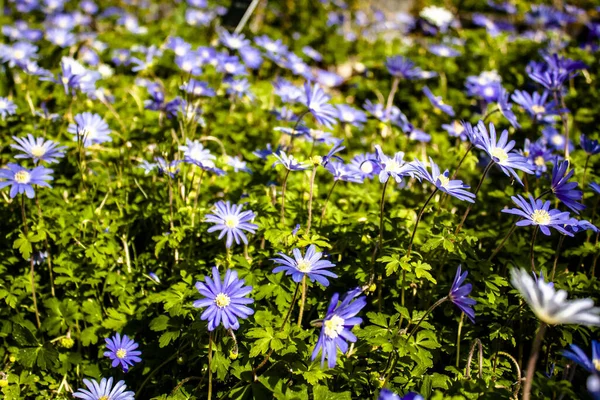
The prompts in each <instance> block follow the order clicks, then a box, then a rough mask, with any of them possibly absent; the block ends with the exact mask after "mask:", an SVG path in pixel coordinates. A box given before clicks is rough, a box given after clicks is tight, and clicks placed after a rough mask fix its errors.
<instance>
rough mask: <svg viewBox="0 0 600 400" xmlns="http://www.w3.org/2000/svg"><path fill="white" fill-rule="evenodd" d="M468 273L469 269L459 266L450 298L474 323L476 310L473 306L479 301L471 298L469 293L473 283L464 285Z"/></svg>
mask: <svg viewBox="0 0 600 400" xmlns="http://www.w3.org/2000/svg"><path fill="white" fill-rule="evenodd" d="M468 274H469V272H468V271H465V272H462V269H461V266H460V265H459V266H458V269H457V270H456V275H455V276H454V282H452V287H451V288H450V293H449V294H448V298H449V299H450V301H451V302H453V303H454V304H455V305H456V306H457V307H458V308H459V309H460V310H461V311H462V312H464V313H465V315H466V316H467V317H469V319H470V320H471V322H472V323H475V311H474V310H473V306H474V305H475V304H477V302H476V301H475V300H473V299H471V298H469V294H470V293H471V290H473V285H471V284H470V283H466V284H464V285H463V283H464V282H465V279H467V275H468Z"/></svg>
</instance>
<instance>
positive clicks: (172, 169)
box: [154, 157, 181, 178]
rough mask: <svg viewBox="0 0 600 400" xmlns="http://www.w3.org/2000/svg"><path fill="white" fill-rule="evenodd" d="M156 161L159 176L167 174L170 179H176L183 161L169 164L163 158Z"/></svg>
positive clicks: (155, 158) (157, 158)
mask: <svg viewBox="0 0 600 400" xmlns="http://www.w3.org/2000/svg"><path fill="white" fill-rule="evenodd" d="M154 161H156V166H157V167H158V173H159V174H165V175H168V176H169V177H170V178H174V177H175V175H177V174H178V173H179V164H181V160H173V161H171V162H168V161H167V160H165V159H164V158H162V157H154Z"/></svg>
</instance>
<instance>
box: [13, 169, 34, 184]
mask: <svg viewBox="0 0 600 400" xmlns="http://www.w3.org/2000/svg"><path fill="white" fill-rule="evenodd" d="M29 181H31V175H30V174H29V172H27V171H19V172H17V173H15V182H17V183H23V184H27V183H29Z"/></svg>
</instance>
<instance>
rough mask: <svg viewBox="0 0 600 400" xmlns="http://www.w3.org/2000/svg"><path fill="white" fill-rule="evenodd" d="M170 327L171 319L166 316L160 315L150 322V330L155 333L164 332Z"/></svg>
mask: <svg viewBox="0 0 600 400" xmlns="http://www.w3.org/2000/svg"><path fill="white" fill-rule="evenodd" d="M168 327H169V317H168V316H166V315H164V314H163V315H159V316H158V317H156V318H154V319H153V320H152V321H150V329H152V330H153V331H154V332H160V331H164V330H165V329H167V328H168Z"/></svg>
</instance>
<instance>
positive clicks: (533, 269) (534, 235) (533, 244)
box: [529, 225, 540, 274]
mask: <svg viewBox="0 0 600 400" xmlns="http://www.w3.org/2000/svg"><path fill="white" fill-rule="evenodd" d="M539 228H540V227H539V225H536V226H535V229H534V230H533V234H532V235H531V247H530V248H529V260H530V261H531V272H533V273H534V274H537V272H536V270H535V259H534V258H533V248H534V246H535V238H536V237H537V233H538V230H539Z"/></svg>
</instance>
